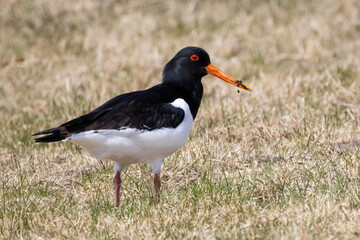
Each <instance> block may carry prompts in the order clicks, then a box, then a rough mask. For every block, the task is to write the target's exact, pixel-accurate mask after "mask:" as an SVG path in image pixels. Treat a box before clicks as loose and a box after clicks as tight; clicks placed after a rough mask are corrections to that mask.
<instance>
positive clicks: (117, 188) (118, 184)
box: [114, 171, 122, 207]
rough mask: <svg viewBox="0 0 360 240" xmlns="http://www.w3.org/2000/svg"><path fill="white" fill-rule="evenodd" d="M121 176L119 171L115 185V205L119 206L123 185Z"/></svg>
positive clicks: (115, 178)
mask: <svg viewBox="0 0 360 240" xmlns="http://www.w3.org/2000/svg"><path fill="white" fill-rule="evenodd" d="M121 183H122V181H121V177H120V171H117V172H116V174H115V177H114V187H115V207H119V203H120V187H121Z"/></svg>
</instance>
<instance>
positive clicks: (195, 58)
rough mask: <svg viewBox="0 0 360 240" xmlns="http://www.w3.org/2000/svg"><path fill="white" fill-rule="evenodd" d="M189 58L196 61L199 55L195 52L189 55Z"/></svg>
mask: <svg viewBox="0 0 360 240" xmlns="http://www.w3.org/2000/svg"><path fill="white" fill-rule="evenodd" d="M190 59H191V60H192V61H197V60H199V56H198V55H196V54H194V55H191V57H190Z"/></svg>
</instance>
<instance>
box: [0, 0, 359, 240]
mask: <svg viewBox="0 0 360 240" xmlns="http://www.w3.org/2000/svg"><path fill="white" fill-rule="evenodd" d="M187 45H195V46H201V47H203V48H205V49H206V50H207V51H208V52H209V53H210V55H211V56H212V62H213V64H214V65H215V66H217V67H219V68H220V69H223V70H224V71H225V72H228V73H229V74H231V75H233V76H238V77H239V78H242V79H243V80H246V82H247V83H248V84H249V85H250V86H252V88H253V89H254V92H253V93H251V94H250V93H246V92H244V91H243V92H241V94H238V93H237V92H236V90H237V89H236V88H234V87H233V86H230V85H226V84H225V83H223V82H222V81H220V80H217V79H214V78H212V77H206V78H204V79H203V83H204V86H205V94H204V98H203V102H202V106H201V108H200V112H199V115H198V118H197V119H196V121H195V124H194V128H193V130H192V134H191V137H190V140H189V141H188V143H187V144H186V146H185V147H184V148H183V149H182V150H180V151H178V152H177V153H176V154H174V155H172V156H171V157H169V158H167V159H166V161H165V164H164V168H163V192H162V198H161V202H160V203H159V204H156V203H155V201H154V193H153V189H152V182H151V176H150V173H149V171H148V170H147V169H146V167H145V166H141V165H137V166H132V167H131V168H130V169H129V170H128V171H127V172H126V173H125V175H124V185H123V190H122V197H121V201H122V202H121V207H120V208H119V209H115V208H113V207H112V204H113V195H112V194H113V189H112V176H113V170H112V164H111V163H104V165H102V164H101V163H100V162H99V161H98V160H96V159H93V158H91V157H89V156H88V155H87V154H86V153H84V152H83V151H82V150H81V149H80V148H78V147H77V146H75V145H73V144H71V143H58V144H49V145H36V144H35V143H34V142H33V141H32V140H31V137H30V134H31V133H34V132H36V131H38V130H41V129H44V128H47V127H52V126H56V125H57V124H60V123H62V122H64V121H67V120H69V119H71V118H73V117H76V116H78V115H80V114H82V113H85V112H87V111H89V110H91V109H92V108H94V107H96V106H98V105H100V104H101V103H103V102H105V101H106V100H107V99H109V98H111V97H113V96H116V95H118V94H121V93H124V92H127V91H133V90H137V89H143V88H147V87H149V86H151V85H154V84H156V83H158V82H159V81H160V78H161V70H162V67H163V66H164V64H165V63H166V62H167V61H168V60H169V59H170V58H171V57H172V56H173V55H174V54H175V53H176V52H177V51H178V50H179V49H181V48H182V47H184V46H187ZM359 56H360V3H359V1H357V0H352V1H351V0H344V1H336V0H323V1H305V0H303V1H290V0H268V1H260V0H256V1H245V0H244V1H222V2H221V1H215V0H213V1H207V2H206V3H205V1H196V0H192V1H190V0H184V1H167V2H165V1H158V0H151V1H144V0H143V1H119V2H117V1H111V0H108V1H90V0H83V1H41V0H28V1H25V0H23V1H21V0H11V1H2V2H1V3H0V81H1V84H0V113H1V114H0V125H1V129H0V136H1V142H0V196H1V206H0V238H6V239H18V238H31V239H39V238H45V239H50V238H55V239H60V238H67V239H76V238H86V239H89V238H93V239H94V238H108V239H113V238H121V239H158V238H161V239H165V238H166V239H168V238H173V239H179V238H181V239H182V238H185V239H216V238H220V239H234V238H238V239H243V238H249V239H254V238H258V239H324V238H328V239H334V238H342V239H355V238H358V237H359V235H360V225H359V222H360V194H359V188H360V161H359V160H360V150H359V144H358V142H359V139H360V127H359V126H360V120H359V115H360V91H359V89H360V74H359V73H360V57H359Z"/></svg>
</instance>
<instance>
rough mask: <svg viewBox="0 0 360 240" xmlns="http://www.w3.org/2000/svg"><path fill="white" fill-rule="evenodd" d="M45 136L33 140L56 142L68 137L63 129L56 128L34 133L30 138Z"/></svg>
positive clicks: (67, 133)
mask: <svg viewBox="0 0 360 240" xmlns="http://www.w3.org/2000/svg"><path fill="white" fill-rule="evenodd" d="M38 135H46V136H43V137H38V138H35V142H58V141H62V140H64V139H66V138H68V137H69V136H70V134H69V132H68V131H67V130H66V129H65V128H64V127H56V128H51V129H47V130H44V131H40V132H37V133H34V134H33V135H32V136H38Z"/></svg>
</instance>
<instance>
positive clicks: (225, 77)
mask: <svg viewBox="0 0 360 240" xmlns="http://www.w3.org/2000/svg"><path fill="white" fill-rule="evenodd" d="M205 69H206V71H207V73H208V74H210V75H213V76H215V77H218V78H220V79H222V80H224V81H225V82H228V83H230V84H232V85H235V86H237V87H239V88H242V89H245V90H247V91H252V89H251V88H250V87H249V86H247V85H246V84H245V83H243V82H242V81H240V80H237V79H235V78H233V77H232V76H229V75H227V74H226V73H224V72H223V71H221V70H220V69H218V68H216V67H214V66H213V65H212V64H209V66H207V67H205Z"/></svg>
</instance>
